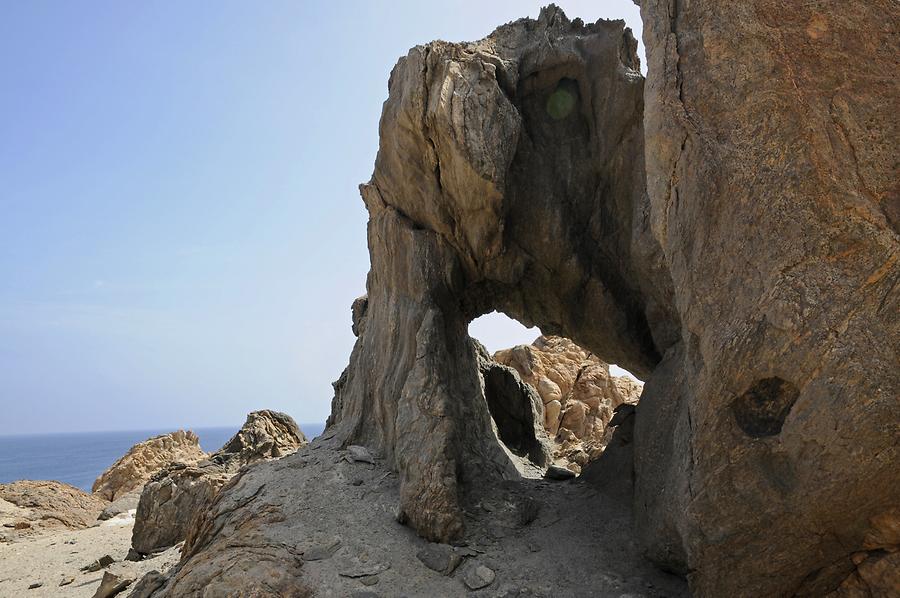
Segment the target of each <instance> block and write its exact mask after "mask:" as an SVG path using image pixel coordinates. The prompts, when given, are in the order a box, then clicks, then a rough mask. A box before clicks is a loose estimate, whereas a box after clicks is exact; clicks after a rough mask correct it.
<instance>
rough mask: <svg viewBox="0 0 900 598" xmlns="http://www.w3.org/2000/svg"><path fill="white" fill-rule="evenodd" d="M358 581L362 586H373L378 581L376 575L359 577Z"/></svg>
mask: <svg viewBox="0 0 900 598" xmlns="http://www.w3.org/2000/svg"><path fill="white" fill-rule="evenodd" d="M359 583H361V584H362V585H364V586H374V585H375V584H377V583H378V576H377V575H370V576H368V577H361V578H360V580H359Z"/></svg>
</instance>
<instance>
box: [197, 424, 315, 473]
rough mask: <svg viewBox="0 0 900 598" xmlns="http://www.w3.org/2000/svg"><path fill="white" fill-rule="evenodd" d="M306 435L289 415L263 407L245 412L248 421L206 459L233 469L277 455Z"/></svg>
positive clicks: (299, 443)
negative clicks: (248, 412) (262, 408)
mask: <svg viewBox="0 0 900 598" xmlns="http://www.w3.org/2000/svg"><path fill="white" fill-rule="evenodd" d="M306 442H307V441H306V436H304V435H303V432H302V431H301V430H300V427H299V426H298V425H297V423H296V422H295V421H294V420H293V419H292V418H291V416H289V415H287V414H285V413H281V412H278V411H270V410H268V409H264V410H262V411H253V412H251V413H250V414H248V415H247V421H245V422H244V425H243V426H241V429H240V430H238V432H237V433H236V434H235V435H234V436H232V437H231V439H230V440H229V441H228V442H226V443H225V445H224V446H223V447H222V448H220V449H219V450H217V451H216V452H214V453H213V454H211V455H210V456H209V461H211V462H212V463H215V464H216V465H219V466H221V467H223V468H224V469H226V470H228V471H231V472H235V471H237V470H238V469H240V468H241V467H243V466H244V465H247V464H249V463H255V462H256V461H261V460H263V459H277V458H279V457H283V456H285V455H287V454H289V453H292V452H294V451H296V450H297V449H298V448H300V447H301V446H304V445H306Z"/></svg>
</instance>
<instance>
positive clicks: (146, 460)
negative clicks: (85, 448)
mask: <svg viewBox="0 0 900 598" xmlns="http://www.w3.org/2000/svg"><path fill="white" fill-rule="evenodd" d="M204 458H206V453H204V452H203V450H201V449H200V440H199V438H197V435H196V434H194V433H193V432H191V431H184V430H178V431H177V432H171V433H169V434H162V435H160V436H154V437H153V438H149V439H147V440H145V441H143V442H139V443H138V444H136V445H134V446H133V447H131V448H130V449H129V450H128V452H127V453H125V455H123V456H122V457H121V458H119V459H118V460H117V461H116V462H115V463H113V464H112V465H111V466H110V467H109V468H108V469H107V470H106V471H104V472H103V473H102V474H100V477H98V478H97V480H96V481H95V482H94V485H93V487H92V490H93V492H94V493H95V494H97V495H98V496H100V497H102V498H105V499H106V500H109V501H113V500H116V499H118V498H120V497H122V496H124V495H126V494H128V493H130V492H133V491H135V490H138V491H139V490H140V489H141V488H142V487H143V485H144V484H145V483H146V482H147V480H149V479H150V477H151V476H152V475H153V474H155V473H156V472H157V471H159V470H160V469H162V468H163V467H167V466H169V465H171V464H173V463H196V462H198V461H200V460H201V459H204Z"/></svg>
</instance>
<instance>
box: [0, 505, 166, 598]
mask: <svg viewBox="0 0 900 598" xmlns="http://www.w3.org/2000/svg"><path fill="white" fill-rule="evenodd" d="M133 526H134V512H133V511H131V512H129V514H127V515H125V514H123V515H121V516H119V517H115V518H113V519H110V520H109V521H105V522H103V523H101V524H100V525H97V526H95V527H89V528H86V529H81V530H58V531H57V530H53V531H44V532H42V533H40V534H37V535H34V536H30V537H24V538H17V539H15V540H13V541H12V542H11V543H0V598H19V597H25V598H42V597H57V596H59V597H62V598H65V597H73V598H74V597H87V598H90V597H91V596H93V595H94V592H95V591H96V589H97V587H98V586H99V585H100V580H101V579H102V578H103V570H100V571H96V572H93V573H87V572H82V571H81V568H82V567H84V566H86V565H89V564H90V563H92V562H93V561H95V560H97V559H99V558H100V557H102V556H104V555H107V554H108V555H109V556H111V557H113V558H114V559H116V561H117V562H115V563H113V564H112V565H110V566H109V567H108V570H109V571H111V572H112V573H116V574H119V575H122V574H125V575H127V576H129V577H135V578H140V577H141V576H142V575H144V573H146V572H148V571H152V570H153V569H157V570H160V571H162V570H165V569H168V568H169V567H170V566H171V565H172V564H174V563H175V562H177V561H178V557H179V553H180V548H171V549H169V550H167V551H166V552H164V553H162V554H160V555H159V556H157V557H155V558H152V559H148V560H145V561H141V562H139V563H133V562H128V561H123V559H124V558H125V555H126V554H127V553H128V548H129V547H130V546H131V528H132V527H133ZM71 578H74V581H73V582H72V583H71V584H68V585H65V586H60V585H59V584H60V582H61V581H63V580H65V579H71ZM35 583H41V584H42V585H41V587H39V588H36V589H31V590H30V589H28V587H29V586H30V585H32V584H35ZM121 595H123V596H124V595H127V591H126V592H124V593H123V594H121Z"/></svg>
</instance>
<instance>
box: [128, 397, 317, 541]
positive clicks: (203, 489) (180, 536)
mask: <svg viewBox="0 0 900 598" xmlns="http://www.w3.org/2000/svg"><path fill="white" fill-rule="evenodd" d="M306 443H307V441H306V437H305V436H304V435H303V432H302V431H300V428H299V427H298V426H297V424H296V423H295V422H294V420H293V419H291V417H290V416H289V415H286V414H284V413H280V412H278V411H269V410H263V411H254V412H252V413H250V414H249V415H247V420H246V422H244V425H243V426H242V427H241V429H240V430H238V432H237V433H236V434H235V435H234V436H232V437H231V439H230V440H229V441H228V442H226V443H225V445H224V446H223V447H222V448H221V449H219V450H218V451H216V452H214V453H212V454H211V455H210V456H209V459H206V460H204V461H201V462H200V463H198V464H195V465H188V464H183V463H177V464H174V465H172V466H170V467H167V468H165V469H162V470H160V471H159V472H157V473H156V474H155V475H154V476H153V477H152V478H151V479H150V481H148V482H147V484H146V485H145V486H144V489H143V491H142V492H141V496H140V501H139V502H138V505H137V512H136V513H135V521H134V530H133V532H132V537H131V545H132V548H133V549H134V550H135V551H137V552H138V553H139V554H142V555H145V554H150V553H153V552H158V551H160V550H163V549H165V548H168V547H169V546H174V545H175V544H177V543H178V542H180V541H182V540H184V538H185V536H186V535H187V532H188V529H189V526H190V523H191V521H192V519H193V518H194V517H195V516H196V515H197V514H198V513H201V512H203V511H204V510H205V509H207V508H208V507H209V505H210V504H211V503H212V500H213V498H214V497H215V496H216V494H217V493H218V491H219V489H220V488H222V486H224V485H225V484H226V483H227V482H228V480H229V479H231V477H232V476H233V475H234V474H235V473H236V472H237V471H239V470H240V469H241V468H242V467H245V466H247V465H250V464H252V463H256V462H258V461H263V460H267V459H275V458H279V457H282V456H284V455H287V454H289V453H292V452H294V451H296V450H297V449H298V448H300V447H301V446H305V445H306Z"/></svg>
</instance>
